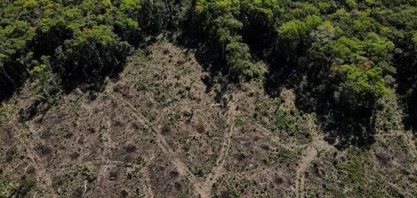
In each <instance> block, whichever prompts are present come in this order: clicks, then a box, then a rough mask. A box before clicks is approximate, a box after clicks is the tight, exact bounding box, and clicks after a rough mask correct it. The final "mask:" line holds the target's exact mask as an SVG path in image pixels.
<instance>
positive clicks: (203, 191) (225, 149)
mask: <svg viewBox="0 0 417 198" xmlns="http://www.w3.org/2000/svg"><path fill="white" fill-rule="evenodd" d="M107 95H108V96H109V97H110V98H112V99H113V100H116V101H118V102H121V103H122V104H123V105H124V106H126V107H127V108H128V109H130V110H131V112H132V115H133V116H135V118H136V119H137V120H138V121H140V120H143V121H144V122H145V124H146V126H147V127H148V128H149V129H150V130H151V131H152V133H153V135H154V136H155V139H156V142H157V144H158V147H159V148H160V149H161V150H162V152H163V153H165V154H166V155H168V156H172V158H171V162H172V163H173V165H174V166H175V167H176V168H177V170H178V172H179V173H180V174H181V175H184V176H185V177H186V178H187V179H188V180H189V181H190V183H191V184H192V185H193V186H194V189H195V191H196V192H197V194H199V195H200V197H201V198H209V197H211V190H212V187H213V185H214V184H215V183H216V181H217V180H218V178H219V177H221V176H222V175H223V169H224V163H225V161H226V159H227V157H228V156H229V151H230V146H231V139H232V136H233V134H234V121H235V109H236V107H235V106H234V104H233V102H230V103H229V108H228V117H227V126H228V129H227V130H226V133H225V136H224V142H223V145H222V147H221V150H220V155H219V157H218V159H217V160H216V166H215V167H213V168H212V171H211V172H210V173H209V174H208V176H207V177H206V179H205V180H204V181H203V182H201V181H199V180H198V179H197V178H196V177H195V176H194V174H193V173H192V172H191V171H190V169H189V168H188V167H187V166H186V165H185V164H184V162H182V161H181V160H180V159H179V157H178V156H177V154H176V153H175V152H174V151H173V150H172V149H171V147H170V146H169V145H168V143H167V142H166V140H165V138H164V137H163V136H162V135H161V134H160V133H158V131H157V130H155V129H154V128H153V127H151V125H150V122H149V120H147V119H146V118H145V117H144V116H143V115H142V114H141V113H140V112H139V111H138V110H137V109H136V108H135V107H134V105H133V104H131V103H130V102H129V101H127V100H125V99H124V98H122V97H120V96H117V94H113V93H107ZM147 183H149V181H148V182H147ZM149 190H150V191H152V189H151V188H150V187H148V190H147V191H149ZM149 193H151V192H149ZM151 197H152V195H151Z"/></svg>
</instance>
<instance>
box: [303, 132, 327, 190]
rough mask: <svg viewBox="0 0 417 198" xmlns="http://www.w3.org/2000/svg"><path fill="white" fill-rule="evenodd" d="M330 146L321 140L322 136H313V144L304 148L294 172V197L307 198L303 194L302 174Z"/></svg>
mask: <svg viewBox="0 0 417 198" xmlns="http://www.w3.org/2000/svg"><path fill="white" fill-rule="evenodd" d="M330 149H332V146H330V145H329V144H328V143H327V142H326V141H324V140H323V136H321V135H317V134H315V136H314V138H313V142H311V144H310V145H309V146H308V147H307V148H306V150H305V151H304V153H303V157H302V158H301V160H300V161H299V164H298V167H297V170H296V179H295V197H297V198H301V197H307V195H306V194H305V193H306V192H305V175H304V173H305V172H306V170H307V169H308V167H309V166H310V164H311V162H312V161H313V160H314V159H316V158H317V155H318V153H319V152H320V151H323V150H327V151H328V150H330Z"/></svg>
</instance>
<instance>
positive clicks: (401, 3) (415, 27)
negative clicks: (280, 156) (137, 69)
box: [0, 0, 417, 147]
mask: <svg viewBox="0 0 417 198" xmlns="http://www.w3.org/2000/svg"><path fill="white" fill-rule="evenodd" d="M416 6H417V1H415V0H396V1H387V0H364V1H355V0H346V1H289V0H241V1H237V0H216V1H208V0H189V1H187V0H184V1H179V0H175V1H162V0H155V1H150V0H141V1H137V0H73V1H59V0H54V1H53V0H41V1H34V0H30V1H26V0H15V1H7V0H6V1H2V3H0V7H1V9H0V16H1V18H0V20H1V21H0V90H1V92H0V94H1V95H0V98H1V100H7V99H8V98H9V97H10V96H11V95H12V94H14V93H16V92H18V91H19V87H20V86H21V85H22V84H23V83H24V82H26V81H29V82H33V83H36V84H37V85H38V86H37V88H38V89H37V90H36V92H37V93H38V94H39V98H40V101H42V102H45V103H48V104H51V105H53V104H54V103H56V102H57V101H58V100H59V97H60V95H62V94H65V93H68V92H70V91H71V90H73V89H74V88H77V87H78V88H81V89H83V90H92V91H99V90H100V89H101V88H102V87H103V83H104V79H105V78H106V77H110V78H112V79H117V75H118V73H119V72H120V71H122V70H123V67H124V65H125V62H126V58H127V57H128V56H129V55H130V54H131V53H132V51H133V50H134V49H136V48H141V49H144V50H146V48H147V46H148V45H150V44H151V43H152V42H155V41H156V40H157V37H158V36H160V35H163V36H164V37H166V38H168V39H169V40H171V41H172V42H175V43H177V44H178V45H181V46H184V47H186V48H194V49H196V50H197V54H196V56H197V59H198V60H199V61H200V64H201V65H203V66H204V67H205V69H206V70H208V71H210V72H211V77H210V78H209V79H206V81H207V83H208V84H210V83H213V82H214V81H216V82H217V81H218V79H221V83H224V84H228V83H232V84H235V85H236V86H239V83H240V82H243V81H251V80H255V81H256V80H260V81H262V82H263V84H264V87H265V90H266V91H267V92H268V94H270V95H271V96H274V95H278V94H279V92H280V90H281V89H282V88H285V87H289V88H293V89H294V90H295V92H296V96H297V97H296V98H297V107H298V108H299V109H300V110H302V111H305V112H315V113H317V114H318V115H319V117H320V118H321V120H322V122H323V123H324V125H325V127H324V128H326V130H327V131H329V132H330V133H331V134H333V135H332V136H333V137H334V138H338V139H339V146H341V147H344V146H346V145H351V144H353V145H357V146H369V145H370V144H371V143H372V142H373V134H374V133H375V130H377V129H376V128H375V119H376V118H375V111H378V110H380V109H383V107H384V105H387V104H384V102H383V101H384V100H383V98H384V97H388V96H391V97H398V98H399V99H400V100H401V101H402V105H403V107H404V109H405V114H406V116H405V118H404V120H403V123H404V126H405V127H406V128H407V129H412V128H415V127H417V126H415V125H416V123H417V115H416V112H417V111H416V109H417V104H416V103H415V101H416V99H417V92H416V88H415V87H416V82H417V79H416V77H417V71H416V68H417V66H416V64H417V59H416V54H417V7H416ZM260 64H266V65H268V70H267V71H264V70H262V67H260ZM219 76H221V77H219ZM395 127H397V128H398V127H399V128H401V127H402V126H389V125H386V126H384V128H383V129H381V130H392V129H394V128H395ZM329 141H332V138H329Z"/></svg>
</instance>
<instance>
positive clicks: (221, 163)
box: [201, 102, 236, 197]
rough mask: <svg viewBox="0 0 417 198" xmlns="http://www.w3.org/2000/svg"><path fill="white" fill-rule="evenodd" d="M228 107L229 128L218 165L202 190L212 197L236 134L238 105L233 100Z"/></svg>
mask: <svg viewBox="0 0 417 198" xmlns="http://www.w3.org/2000/svg"><path fill="white" fill-rule="evenodd" d="M229 105H230V106H229V109H228V117H227V126H228V130H227V131H226V133H225V135H224V136H225V137H224V142H223V145H222V147H221V150H220V155H219V157H218V158H217V161H216V166H215V167H213V169H212V171H211V172H210V174H209V175H208V176H207V178H206V180H205V181H204V184H203V185H202V187H201V188H202V190H203V191H204V195H205V196H207V197H211V196H210V195H211V190H212V188H213V185H214V184H215V183H216V182H217V179H218V178H219V177H221V176H222V175H223V169H224V163H225V161H226V158H227V157H228V156H229V152H230V146H231V140H232V137H233V134H234V125H235V122H234V121H235V114H236V107H235V105H234V104H233V103H232V102H231V103H229Z"/></svg>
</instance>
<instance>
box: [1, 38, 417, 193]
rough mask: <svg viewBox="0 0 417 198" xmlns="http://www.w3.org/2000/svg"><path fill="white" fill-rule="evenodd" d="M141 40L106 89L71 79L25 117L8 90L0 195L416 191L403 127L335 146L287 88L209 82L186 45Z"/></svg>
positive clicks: (27, 98) (412, 155) (23, 103)
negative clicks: (71, 85) (275, 90)
mask: <svg viewBox="0 0 417 198" xmlns="http://www.w3.org/2000/svg"><path fill="white" fill-rule="evenodd" d="M149 51H150V55H145V53H143V52H137V53H136V54H135V55H134V56H132V57H131V58H130V60H129V63H128V65H127V66H126V68H125V70H124V71H123V73H122V74H121V76H120V78H119V79H118V80H117V81H112V80H108V81H107V85H106V88H105V90H104V91H103V92H100V93H88V92H86V93H83V92H82V91H80V90H74V91H73V92H72V93H70V94H68V95H66V96H65V97H63V98H62V100H61V101H60V102H59V105H57V106H53V107H51V108H49V109H48V110H47V111H38V112H36V113H34V115H33V116H32V117H31V118H30V119H27V120H23V121H22V120H21V119H20V118H21V116H19V111H20V110H21V109H28V108H29V107H30V105H33V102H34V101H35V99H34V98H36V97H35V96H33V95H31V94H30V92H29V91H28V90H25V89H23V90H22V93H20V94H19V95H18V96H15V97H14V98H12V99H11V100H10V101H8V102H7V105H8V108H7V109H6V110H7V111H8V112H9V114H11V115H15V116H10V117H8V118H6V119H3V121H2V123H1V126H0V132H1V138H0V148H1V158H0V159H1V161H0V165H1V168H0V175H1V176H2V179H1V181H0V187H1V188H0V189H1V190H2V191H3V192H1V191H0V197H2V194H1V193H3V194H4V196H6V197H7V196H15V197H201V198H208V197H222V198H227V197H313V196H314V197H368V196H367V195H371V197H372V196H375V197H378V196H379V195H385V196H387V197H417V176H416V175H417V174H416V173H417V171H416V170H417V167H416V164H417V160H416V149H415V138H413V137H412V135H411V134H410V133H408V132H401V134H397V133H396V132H386V133H382V134H381V135H380V136H378V137H377V140H378V141H377V143H376V144H375V145H374V146H373V147H372V148H371V149H370V150H367V151H363V150H360V149H356V148H351V149H347V150H337V149H336V148H335V147H334V146H332V145H330V144H328V143H327V142H326V141H324V140H323V137H324V134H323V133H322V132H321V131H320V127H319V126H318V125H317V123H316V119H315V115H314V114H301V113H298V112H297V111H296V107H295V105H294V100H295V99H294V96H293V94H292V90H290V89H289V90H284V91H282V93H281V96H280V97H275V98H274V97H271V96H268V95H267V94H265V93H264V91H263V90H262V86H261V85H260V82H249V83H245V84H244V85H242V87H240V88H237V87H235V86H233V85H230V86H226V87H223V86H222V85H220V84H215V83H214V86H213V87H212V88H208V86H207V84H205V83H204V82H205V80H204V79H206V78H207V76H209V73H207V72H206V71H204V69H203V68H202V67H201V66H200V65H199V63H198V62H197V60H196V59H195V57H194V52H193V51H192V50H186V49H183V48H181V47H178V46H175V45H173V44H170V43H167V42H159V43H156V44H155V45H153V46H152V47H151V49H150V50H149ZM23 99H24V100H23ZM37 107H38V109H42V108H46V107H43V106H42V104H38V106H37ZM282 123H284V125H283V124H282ZM281 125H282V126H285V128H282V127H281V128H280V126H281ZM289 131H293V133H290V132H289ZM387 137H389V138H387Z"/></svg>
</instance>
